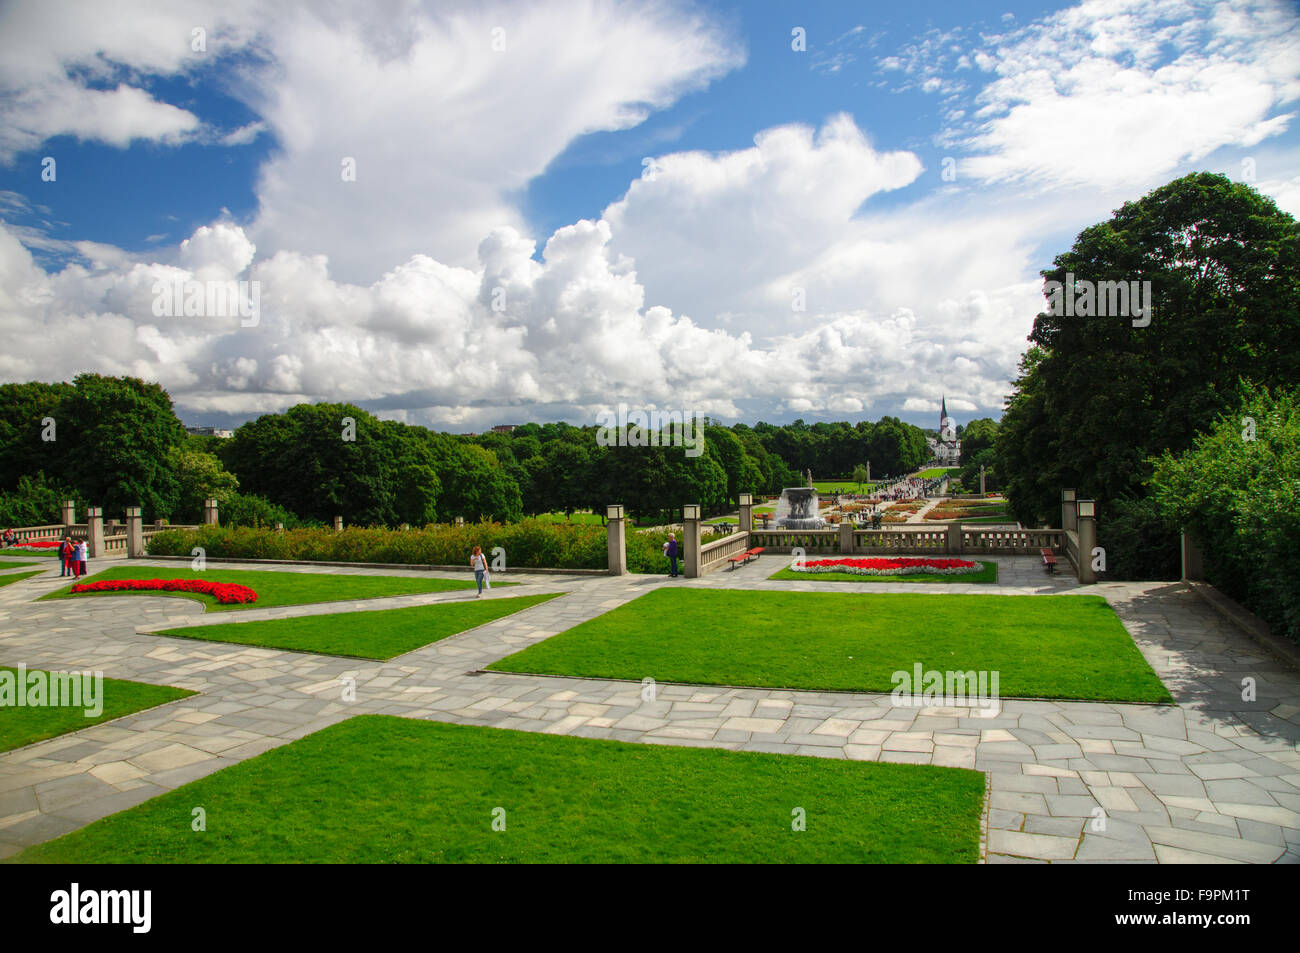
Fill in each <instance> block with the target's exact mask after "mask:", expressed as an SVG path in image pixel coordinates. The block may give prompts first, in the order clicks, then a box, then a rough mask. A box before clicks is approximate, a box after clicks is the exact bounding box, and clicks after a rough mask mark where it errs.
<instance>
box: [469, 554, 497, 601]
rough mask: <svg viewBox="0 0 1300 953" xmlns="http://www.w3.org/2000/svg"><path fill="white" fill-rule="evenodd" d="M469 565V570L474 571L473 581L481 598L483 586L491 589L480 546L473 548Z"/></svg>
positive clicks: (485, 562)
mask: <svg viewBox="0 0 1300 953" xmlns="http://www.w3.org/2000/svg"><path fill="white" fill-rule="evenodd" d="M469 564H470V568H472V569H473V570H474V581H475V582H476V583H478V594H479V596H482V595H483V587H484V585H486V586H487V587H488V588H489V589H491V588H492V585H491V583H489V582H488V568H487V560H486V559H485V558H484V557H483V547H482V546H475V547H474V550H473V552H471V553H470V555H469Z"/></svg>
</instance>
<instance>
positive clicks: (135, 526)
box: [126, 506, 144, 559]
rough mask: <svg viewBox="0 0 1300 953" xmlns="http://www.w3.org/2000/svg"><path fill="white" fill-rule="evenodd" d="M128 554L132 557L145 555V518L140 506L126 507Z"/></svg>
mask: <svg viewBox="0 0 1300 953" xmlns="http://www.w3.org/2000/svg"><path fill="white" fill-rule="evenodd" d="M126 554H127V556H129V557H131V558H132V559H135V558H136V557H138V556H143V555H144V518H143V517H142V516H141V515H140V507H138V506H128V507H127V508H126Z"/></svg>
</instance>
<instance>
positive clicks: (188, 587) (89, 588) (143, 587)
mask: <svg viewBox="0 0 1300 953" xmlns="http://www.w3.org/2000/svg"><path fill="white" fill-rule="evenodd" d="M72 591H73V592H157V591H162V592H194V593H198V594H200V595H204V596H212V598H214V599H216V600H217V601H218V602H219V603H221V604H222V605H223V606H230V605H238V604H242V603H249V602H256V601H257V593H256V592H254V591H253V590H252V589H249V588H248V587H247V586H241V585H238V584H237V583H233V582H208V581H207V580H206V579H103V580H101V581H99V582H83V583H78V584H77V585H75V586H73V587H72Z"/></svg>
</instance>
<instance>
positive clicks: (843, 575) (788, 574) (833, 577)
mask: <svg viewBox="0 0 1300 953" xmlns="http://www.w3.org/2000/svg"><path fill="white" fill-rule="evenodd" d="M881 558H884V557H881ZM972 562H978V563H979V564H980V565H982V566H983V567H984V568H983V569H981V570H980V571H979V572H972V573H968V574H966V575H962V576H952V575H948V574H947V573H941V572H926V573H915V574H912V575H907V576H860V575H858V574H857V573H851V572H796V571H795V570H793V569H791V568H790V567H789V566H787V567H786V568H784V569H781V570H778V571H777V572H774V573H772V575H770V576H768V577H767V578H768V579H797V580H799V581H800V582H961V583H966V582H997V581H998V564H997V563H995V562H992V561H990V560H984V559H978V560H972Z"/></svg>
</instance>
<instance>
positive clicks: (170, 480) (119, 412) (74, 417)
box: [58, 374, 186, 519]
mask: <svg viewBox="0 0 1300 953" xmlns="http://www.w3.org/2000/svg"><path fill="white" fill-rule="evenodd" d="M58 414H59V418H60V419H59V430H58V442H59V443H64V441H66V444H65V446H64V449H63V451H62V452H61V456H62V460H63V463H62V466H61V468H60V477H61V478H66V479H67V481H68V482H69V483H71V485H72V486H74V487H76V488H77V489H78V490H79V491H80V492H81V493H82V494H83V495H84V496H85V497H86V499H88V500H91V501H94V502H95V503H96V504H97V505H100V506H103V507H104V509H105V510H106V511H108V512H114V511H116V512H122V511H124V510H125V508H126V507H128V506H141V507H143V508H144V515H145V518H146V519H148V518H155V519H156V518H158V517H166V516H170V515H171V512H172V509H173V507H175V506H176V503H177V493H178V489H179V488H178V484H177V482H176V476H175V474H174V473H173V471H172V463H171V461H172V456H171V452H170V451H171V449H172V448H173V447H179V446H180V445H182V444H183V443H184V441H185V436H186V434H185V428H184V427H183V426H181V422H180V420H179V419H178V418H177V416H176V413H175V411H174V410H173V409H172V400H171V397H169V396H168V395H167V392H166V391H165V390H163V389H162V388H161V387H160V386H159V385H157V384H153V383H146V382H145V381H142V380H140V379H139V378H135V377H103V376H101V375H99V374H79V375H78V376H77V377H76V378H75V379H74V380H73V382H72V393H70V394H67V395H66V396H65V398H64V400H63V401H62V402H61V403H60V404H59V411H58ZM64 454H66V455H64Z"/></svg>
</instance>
